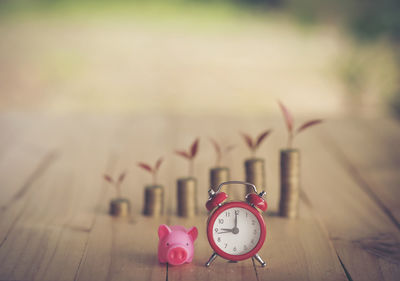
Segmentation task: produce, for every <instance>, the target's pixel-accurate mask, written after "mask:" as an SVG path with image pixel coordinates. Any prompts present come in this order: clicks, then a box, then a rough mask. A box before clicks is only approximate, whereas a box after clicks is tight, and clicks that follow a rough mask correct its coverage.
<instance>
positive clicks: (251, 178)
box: [244, 158, 265, 194]
mask: <svg viewBox="0 0 400 281" xmlns="http://www.w3.org/2000/svg"><path fill="white" fill-rule="evenodd" d="M244 166H245V170H246V182H249V183H252V184H254V185H255V186H256V187H257V190H258V191H259V192H261V191H263V190H265V165H264V159H259V158H252V159H247V160H246V162H245V163H244ZM251 192H254V190H253V188H251V187H250V186H248V187H247V193H246V194H248V193H251Z"/></svg>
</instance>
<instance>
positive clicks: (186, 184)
mask: <svg viewBox="0 0 400 281" xmlns="http://www.w3.org/2000/svg"><path fill="white" fill-rule="evenodd" d="M177 185H178V190H177V199H178V202H177V203H178V216H181V217H193V216H195V215H196V213H197V181H196V179H195V178H191V177H190V178H182V179H178V181H177Z"/></svg>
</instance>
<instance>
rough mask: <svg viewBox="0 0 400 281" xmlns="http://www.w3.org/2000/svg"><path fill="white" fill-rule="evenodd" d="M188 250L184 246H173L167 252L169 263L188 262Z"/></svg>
mask: <svg viewBox="0 0 400 281" xmlns="http://www.w3.org/2000/svg"><path fill="white" fill-rule="evenodd" d="M188 255H189V253H188V250H187V249H185V248H183V247H182V246H175V247H171V248H170V249H169V250H168V253H167V260H168V263H170V264H172V265H180V264H183V263H184V262H186V260H187V258H188Z"/></svg>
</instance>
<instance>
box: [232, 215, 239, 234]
mask: <svg viewBox="0 0 400 281" xmlns="http://www.w3.org/2000/svg"><path fill="white" fill-rule="evenodd" d="M237 217H238V213H237V212H235V226H234V227H233V228H232V233H233V234H238V233H239V228H238V227H237Z"/></svg>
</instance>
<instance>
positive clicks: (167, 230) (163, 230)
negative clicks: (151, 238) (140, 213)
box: [158, 224, 171, 239]
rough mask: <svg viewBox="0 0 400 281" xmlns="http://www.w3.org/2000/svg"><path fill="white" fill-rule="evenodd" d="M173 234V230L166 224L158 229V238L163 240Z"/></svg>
mask: <svg viewBox="0 0 400 281" xmlns="http://www.w3.org/2000/svg"><path fill="white" fill-rule="evenodd" d="M170 233H171V228H169V227H168V225H166V224H162V225H160V226H159V227H158V238H160V239H163V238H164V237H165V236H167V235H168V234H170Z"/></svg>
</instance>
